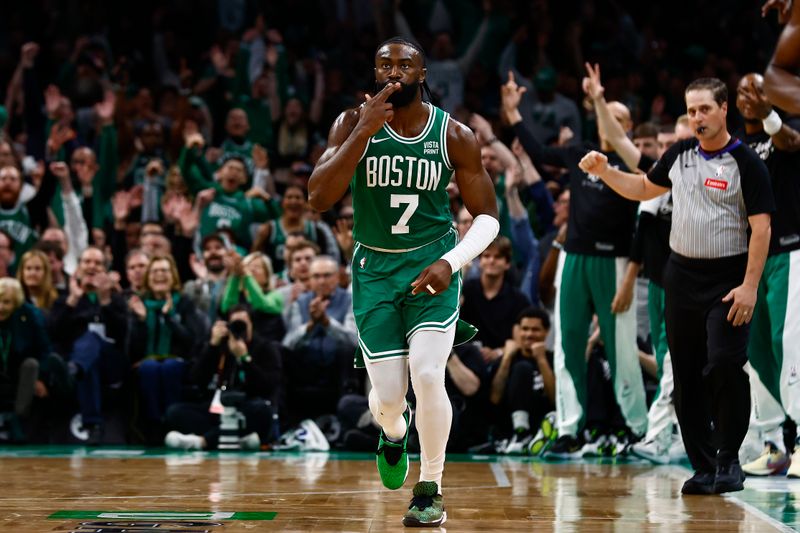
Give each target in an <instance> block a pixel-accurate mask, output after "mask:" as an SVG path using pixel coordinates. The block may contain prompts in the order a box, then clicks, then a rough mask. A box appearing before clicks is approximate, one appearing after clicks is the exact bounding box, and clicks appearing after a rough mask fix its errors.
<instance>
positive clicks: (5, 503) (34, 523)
mask: <svg viewBox="0 0 800 533" xmlns="http://www.w3.org/2000/svg"><path fill="white" fill-rule="evenodd" d="M453 459H454V460H453V461H448V464H447V467H446V471H445V476H446V477H445V503H446V507H447V511H448V520H447V523H446V524H445V526H444V527H443V528H441V529H442V530H446V529H449V530H450V531H456V532H469V531H482V532H485V531H490V532H494V531H497V532H504V531H515V532H517V531H543V532H545V531H556V532H572V531H575V532H594V531H598V532H621V533H623V532H624V533H635V532H639V531H657V532H668V533H678V532H681V531H696V532H704V533H709V532H712V531H748V532H750V531H752V532H758V533H761V532H767V531H794V529H792V528H791V527H790V526H789V525H786V524H787V523H788V524H790V525H791V524H792V522H794V521H795V511H794V509H795V507H794V501H795V499H794V497H795V496H794V494H793V492H792V491H793V490H794V491H797V492H798V493H800V484H797V485H796V486H795V484H794V483H791V482H788V481H787V480H774V482H772V481H764V480H754V481H752V483H751V480H748V482H747V483H748V488H747V489H746V490H745V491H744V493H739V494H738V495H737V496H735V497H716V496H700V497H698V496H694V497H685V498H681V497H680V496H679V495H678V491H679V489H680V486H681V483H682V481H683V480H684V479H685V478H686V476H687V471H686V470H685V469H684V468H682V467H677V466H668V467H651V466H649V465H644V464H641V463H627V464H602V463H597V462H595V463H580V464H575V463H545V462H540V461H536V462H531V461H530V460H509V459H503V460H498V459H496V458H485V457H484V458H480V457H477V458H476V457H472V458H471V460H470V459H469V458H465V457H463V456H462V457H454V458H453ZM417 475H418V463H413V464H412V471H411V473H410V475H409V480H408V482H407V484H406V485H407V486H406V487H404V488H403V489H401V490H399V491H388V490H385V489H383V488H382V486H381V484H380V481H379V479H378V475H377V472H376V470H375V466H374V460H373V459H372V458H370V457H369V456H368V455H363V454H358V455H357V454H330V455H328V454H319V453H314V454H305V455H303V454H269V453H259V454H239V453H234V454H229V455H223V454H191V453H185V454H169V453H161V452H160V451H158V452H157V451H151V450H150V451H144V450H130V449H129V450H116V451H115V450H108V449H100V450H90V449H83V448H75V449H53V448H47V449H45V448H40V449H19V448H0V479H2V487H3V489H2V491H0V530H1V531H10V532H28V531H35V532H44V531H52V532H67V531H76V532H77V531H80V532H81V533H86V532H87V531H98V532H99V531H106V532H112V531H113V532H122V531H145V530H146V531H167V530H169V531H183V532H188V531H194V532H200V531H208V532H209V533H217V532H219V533H226V532H239V531H302V532H305V531H359V532H361V531H377V532H383V531H403V530H404V528H403V527H402V526H401V524H400V519H401V517H402V513H403V512H404V510H405V509H406V506H407V505H408V500H409V497H410V488H411V486H412V484H413V483H412V481H413V480H415V479H416V476H417ZM751 485H752V487H751ZM743 495H745V496H746V497H743ZM798 495H800V494H798ZM79 511H81V512H79ZM132 512H133V513H136V512H138V513H142V512H155V513H156V514H155V515H142V514H129V513H132ZM189 512H191V513H198V514H194V515H181V514H164V513H189ZM103 513H106V514H103ZM115 513H116V514H115ZM125 513H128V514H125ZM211 513H216V514H213V515H212V514H211ZM230 513H261V514H250V515H248V514H237V515H231V514H230ZM265 513H277V514H275V515H274V517H272V519H271V520H266V519H265V518H268V517H270V515H267V514H265ZM770 514H771V515H773V517H770V516H769V515H770ZM776 517H777V520H776ZM226 518H230V519H226ZM252 518H259V519H257V520H252ZM170 519H171V520H172V521H170ZM192 521H193V522H195V525H190V524H189V523H188V522H192ZM201 523H205V524H206V525H202V524H201ZM101 524H107V525H106V526H104V527H101ZM123 524H127V526H126V527H127V529H125V528H124V527H123ZM153 524H160V525H159V526H158V527H153ZM145 526H147V527H145ZM406 531H408V530H406ZM411 531H413V530H411Z"/></svg>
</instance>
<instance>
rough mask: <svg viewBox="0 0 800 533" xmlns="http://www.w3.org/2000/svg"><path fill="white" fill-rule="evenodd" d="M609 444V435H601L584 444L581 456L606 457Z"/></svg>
mask: <svg viewBox="0 0 800 533" xmlns="http://www.w3.org/2000/svg"><path fill="white" fill-rule="evenodd" d="M608 444H609V440H608V436H607V435H600V436H598V437H596V438H595V439H594V440H593V441H591V442H587V443H586V444H584V445H583V447H582V448H581V457H605V455H606V447H607V446H608Z"/></svg>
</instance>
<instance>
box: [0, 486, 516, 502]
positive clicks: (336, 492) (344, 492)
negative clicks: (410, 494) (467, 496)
mask: <svg viewBox="0 0 800 533" xmlns="http://www.w3.org/2000/svg"><path fill="white" fill-rule="evenodd" d="M508 486H509V487H510V486H511V484H510V483H509V485H508ZM445 488H446V489H448V490H488V489H496V488H498V486H497V485H496V484H495V485H478V486H470V487H462V486H452V485H448V486H447V487H445ZM376 492H385V493H387V494H389V493H392V492H395V491H390V490H388V489H387V490H377V491H376V490H375V489H370V490H332V491H302V492H230V493H226V492H223V493H220V496H224V497H226V498H238V497H240V496H256V497H265V498H266V497H271V498H280V497H283V496H336V495H340V494H341V495H352V494H375V493H376ZM183 498H192V499H197V494H149V495H136V496H55V497H51V496H48V497H46V498H30V497H28V498H0V503H5V502H20V501H25V502H30V501H37V500H46V501H84V500H91V501H94V500H147V499H150V500H152V499H158V500H180V499H183Z"/></svg>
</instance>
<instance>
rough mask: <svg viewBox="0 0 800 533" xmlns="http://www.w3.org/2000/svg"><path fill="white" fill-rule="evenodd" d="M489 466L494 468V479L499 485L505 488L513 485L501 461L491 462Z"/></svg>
mask: <svg viewBox="0 0 800 533" xmlns="http://www.w3.org/2000/svg"><path fill="white" fill-rule="evenodd" d="M489 467H490V468H491V469H492V474H494V479H495V481H497V487H498V488H501V489H504V488H508V487H510V486H511V481H510V480H509V479H508V475H507V474H506V470H505V468H503V465H501V464H500V463H491V464H489Z"/></svg>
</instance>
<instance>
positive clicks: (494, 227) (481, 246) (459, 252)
mask: <svg viewBox="0 0 800 533" xmlns="http://www.w3.org/2000/svg"><path fill="white" fill-rule="evenodd" d="M499 232H500V223H499V222H498V221H497V219H496V218H494V217H492V216H489V215H478V216H477V217H475V220H473V221H472V226H471V227H470V228H469V230H468V231H467V234H466V235H464V240H463V241H461V242H460V243H458V244H457V245H456V247H455V248H453V249H452V250H450V251H449V252H447V253H446V254H444V255H443V256H442V257H441V258H442V259H444V260H445V261H447V262H448V263H450V268H451V269H452V271H453V273H456V272H458V271H459V270H461V267H463V266H464V265H466V264H467V263H469V262H470V261H472V260H473V259H475V258H476V257H478V255H480V253H481V252H483V251H484V250H485V249H486V247H487V246H489V245H490V244H491V243H492V241H493V240H494V238H495V237H497V234H498V233H499Z"/></svg>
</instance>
